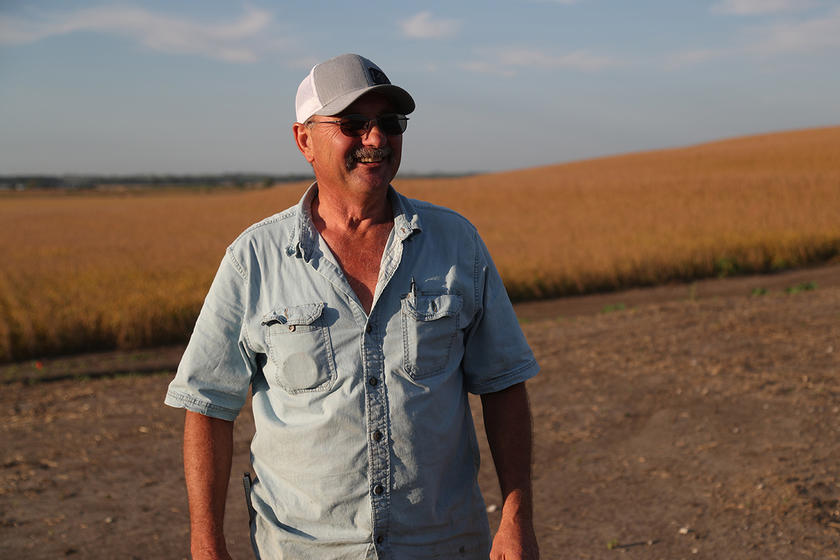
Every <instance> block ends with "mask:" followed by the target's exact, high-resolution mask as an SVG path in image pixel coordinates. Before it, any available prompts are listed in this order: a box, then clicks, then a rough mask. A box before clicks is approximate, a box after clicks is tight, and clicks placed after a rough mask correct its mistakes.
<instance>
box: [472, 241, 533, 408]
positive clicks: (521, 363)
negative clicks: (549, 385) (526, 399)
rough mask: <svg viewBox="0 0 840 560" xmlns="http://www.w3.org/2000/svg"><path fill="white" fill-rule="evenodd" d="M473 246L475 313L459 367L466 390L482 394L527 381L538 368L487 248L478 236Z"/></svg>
mask: <svg viewBox="0 0 840 560" xmlns="http://www.w3.org/2000/svg"><path fill="white" fill-rule="evenodd" d="M475 246H476V256H475V272H474V274H475V278H474V286H475V293H474V294H473V296H474V297H475V305H476V310H477V312H476V314H475V317H474V320H473V322H472V323H471V324H470V326H469V327H468V329H467V332H466V336H465V343H464V346H465V348H464V359H463V362H462V367H463V370H464V378H465V380H466V387H467V390H468V391H470V392H471V393H476V394H484V393H493V392H496V391H501V390H503V389H506V388H507V387H510V386H511V385H515V384H516V383H520V382H522V381H525V380H527V379H530V378H531V377H533V376H535V375H536V374H537V372H538V371H539V365H538V364H537V361H536V359H535V358H534V354H533V352H532V351H531V348H530V346H528V342H527V341H526V340H525V335H524V333H523V332H522V329H521V328H520V326H519V321H518V320H517V318H516V313H515V312H514V310H513V305H511V302H510V298H509V297H508V294H507V290H505V287H504V284H503V283H502V279H501V277H500V276H499V273H498V271H497V270H496V267H495V265H494V264H493V260H492V259H491V258H490V254H489V252H488V251H487V247H486V246H485V245H484V242H483V241H482V240H481V238H480V237H478V235H477V234H476V245H475Z"/></svg>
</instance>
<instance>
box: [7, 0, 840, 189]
mask: <svg viewBox="0 0 840 560" xmlns="http://www.w3.org/2000/svg"><path fill="white" fill-rule="evenodd" d="M345 52H354V53H358V54H361V55H362V56H365V57H367V58H370V59H371V60H373V61H374V62H376V63H377V64H378V65H379V66H380V67H381V68H382V69H383V70H384V71H385V73H386V74H387V75H388V77H389V78H390V80H391V82H393V83H395V84H397V85H400V86H402V87H403V88H405V89H407V90H408V91H409V92H411V94H412V95H413V97H414V99H415V101H416V102H417V110H416V111H415V112H414V113H413V114H411V115H410V121H409V125H408V130H407V131H406V133H405V137H404V141H403V159H402V171H403V172H408V173H464V172H487V171H500V170H511V169H521V168H528V167H534V166H538V165H548V164H554V163H560V162H566V161H573V160H579V159H585V158H592V157H599V156H603V155H610V154H616V153H627V152H636V151H642V150H650V149H659V148H668V147H675V146H684V145H691V144H696V143H701V142H705V141H710V140H715V139H720V138H728V137H733V136H742V135H749V134H757V133H764V132H772V131H779V130H790V129H799V128H810V127H819V126H829V125H837V124H840V62H838V61H840V0H708V1H706V0H690V1H674V0H659V1H648V0H633V1H631V0H507V1H505V0H487V1H478V0H446V1H441V2H438V1H435V0H425V1H423V2H413V1H410V0H406V1H403V2H392V1H380V0H368V1H365V2H341V1H335V2H326V1H320V0H308V1H301V2H269V1H266V0H249V1H247V2H244V1H238V0H224V1H223V0H202V1H200V2H199V1H194V2H191V1H186V0H180V1H179V0H175V1H173V0H166V1H164V0H160V1H154V0H136V1H131V0H128V1H125V2H103V1H97V0H91V1H73V0H67V1H63V2H55V1H50V0H0V175H10V174H36V173H37V174H97V173H101V174H134V173H144V174H145V173H151V174H197V173H226V172H231V173H233V172H254V173H272V174H299V173H308V172H309V171H310V169H309V167H308V164H307V163H306V161H305V160H304V159H303V157H302V156H301V155H300V153H299V152H298V151H297V148H296V147H295V145H294V141H293V138H292V133H291V124H292V122H293V121H294V97H295V92H296V90H297V86H298V84H299V83H300V81H301V80H302V79H303V78H304V77H305V76H306V74H307V73H308V72H309V70H310V68H311V67H312V65H313V64H316V63H317V62H319V61H322V60H326V59H328V58H331V57H333V56H336V55H338V54H341V53H345Z"/></svg>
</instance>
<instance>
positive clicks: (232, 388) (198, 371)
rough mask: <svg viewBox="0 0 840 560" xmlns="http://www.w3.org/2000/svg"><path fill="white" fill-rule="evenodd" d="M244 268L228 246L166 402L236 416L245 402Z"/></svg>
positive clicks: (252, 362) (250, 370) (248, 368)
mask: <svg viewBox="0 0 840 560" xmlns="http://www.w3.org/2000/svg"><path fill="white" fill-rule="evenodd" d="M247 292H248V282H247V273H246V271H245V270H244V269H243V267H242V266H241V265H240V264H239V263H238V262H237V261H236V259H235V257H234V256H233V254H232V252H231V250H230V249H229V250H228V252H227V253H226V255H225V257H224V258H223V259H222V262H221V264H220V266H219V269H218V271H217V273H216V277H215V278H214V280H213V284H212V285H211V287H210V291H209V292H208V294H207V297H206V298H205V300H204V305H203V306H202V308H201V313H200V314H199V316H198V320H197V321H196V324H195V329H194V330H193V333H192V336H191V337H190V341H189V344H188V345H187V348H186V350H185V352H184V356H183V357H182V358H181V363H180V364H179V366H178V372H177V374H176V375H175V378H174V379H173V380H172V382H171V383H170V384H169V389H168V391H167V393H166V399H165V401H164V402H165V403H166V404H167V405H169V406H173V407H177V408H186V409H187V410H191V411H193V412H198V413H200V414H204V415H206V416H212V417H215V418H221V419H224V420H234V419H235V418H236V416H237V415H238V414H239V411H240V409H241V408H242V406H244V404H245V402H246V399H247V396H248V388H249V386H250V383H251V378H252V376H253V374H254V372H255V371H256V368H257V366H256V354H255V353H254V352H253V350H252V349H251V345H250V344H249V341H248V332H247V323H246V321H245V307H246V303H245V302H246V299H247V297H248V294H247Z"/></svg>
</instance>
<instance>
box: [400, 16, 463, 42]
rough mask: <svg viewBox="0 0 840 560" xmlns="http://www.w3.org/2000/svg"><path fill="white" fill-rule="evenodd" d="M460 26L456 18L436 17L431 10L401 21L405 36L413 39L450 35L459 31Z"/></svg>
mask: <svg viewBox="0 0 840 560" xmlns="http://www.w3.org/2000/svg"><path fill="white" fill-rule="evenodd" d="M460 26H461V24H460V23H459V22H458V21H456V20H454V19H439V18H435V17H434V16H432V14H431V12H420V13H418V14H415V15H413V16H411V17H410V18H408V19H407V20H405V21H402V22H400V27H401V28H402V31H403V33H404V34H405V36H406V37H411V38H413V39H436V38H440V37H450V36H452V35H455V33H457V32H458V29H459V28H460Z"/></svg>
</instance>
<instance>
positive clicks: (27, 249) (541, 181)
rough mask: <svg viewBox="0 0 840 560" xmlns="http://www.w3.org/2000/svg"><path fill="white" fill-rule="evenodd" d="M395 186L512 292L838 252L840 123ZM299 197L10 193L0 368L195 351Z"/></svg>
mask: <svg viewBox="0 0 840 560" xmlns="http://www.w3.org/2000/svg"><path fill="white" fill-rule="evenodd" d="M407 149H410V147H408V148H407ZM395 186H396V187H397V188H398V190H400V191H401V192H403V193H405V194H407V195H409V196H412V197H415V198H421V199H424V200H429V201H431V202H435V203H437V204H442V205H444V206H448V207H450V208H453V209H455V210H457V211H459V212H461V213H462V214H464V215H465V216H466V217H467V218H469V219H470V220H471V221H472V222H473V223H474V224H476V226H477V227H478V228H479V231H480V232H481V235H482V237H483V238H484V240H485V242H486V243H487V245H488V246H489V248H490V251H491V253H492V254H493V257H494V259H495V261H496V265H497V267H498V268H499V271H500V272H501V274H502V276H503V278H504V280H505V284H506V285H507V286H508V289H509V292H510V294H511V296H512V298H513V299H520V300H521V299H533V298H541V297H552V296H563V295H570V294H578V293H585V292H592V291H602V290H612V289H618V288H622V287H629V286H639V285H651V284H658V283H664V282H669V281H674V280H690V279H693V278H700V277H708V276H713V275H728V274H735V273H741V272H753V271H772V270H775V269H782V268H789V267H796V266H802V265H806V264H811V263H817V262H825V261H828V260H832V259H836V258H837V257H838V255H840V127H831V128H822V129H814V130H804V131H795V132H785V133H777V134H768V135H762V136H754V137H748V138H739V139H733V140H726V141H720V142H715V143H710V144H704V145H700V146H695V147H689V148H680V149H672V150H662V151H656V152H649V153H641V154H630V155H625V156H615V157H609V158H601V159H596V160H589V161H582V162H576V163H570V164H564V165H555V166H548V167H541V168H534V169H526V170H521V171H511V172H506V173H496V174H489V175H479V176H472V177H465V178H455V179H448V178H447V179H397V180H396V181H395ZM305 187H306V184H304V183H295V184H287V185H283V186H279V187H275V188H271V189H265V190H258V191H229V190H226V191H219V192H207V193H196V192H187V191H166V192H155V191H151V190H146V191H143V192H141V193H135V194H115V193H104V194H95V193H84V194H69V193H52V194H41V193H5V194H3V195H2V196H0V262H2V267H0V362H2V361H10V360H20V359H25V358H32V357H37V356H45V355H55V354H60V353H73V352H79V351H90V350H99V349H114V348H124V349H128V348H139V347H148V346H154V345H159V344H169V343H173V342H183V341H185V340H186V339H187V337H188V336H189V333H190V331H191V329H192V324H193V322H194V320H195V317H196V316H197V314H198V310H199V308H200V306H201V302H202V301H203V298H204V295H205V292H206V290H207V288H208V287H209V285H210V282H211V281H212V278H213V274H214V272H215V269H216V267H217V266H218V263H219V261H220V260H221V258H222V255H223V252H224V249H225V247H226V246H227V245H228V244H229V243H230V242H231V241H232V240H233V239H234V238H235V237H236V235H238V233H239V232H241V231H242V230H243V229H244V228H245V227H247V226H248V225H250V224H251V223H253V222H256V221H258V220H260V219H261V218H263V217H265V216H268V215H270V214H273V213H275V212H277V211H279V210H282V209H284V208H286V207H288V206H291V205H292V204H294V203H295V202H296V201H297V200H298V199H299V197H300V195H301V193H302V192H303V190H304V189H305Z"/></svg>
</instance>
